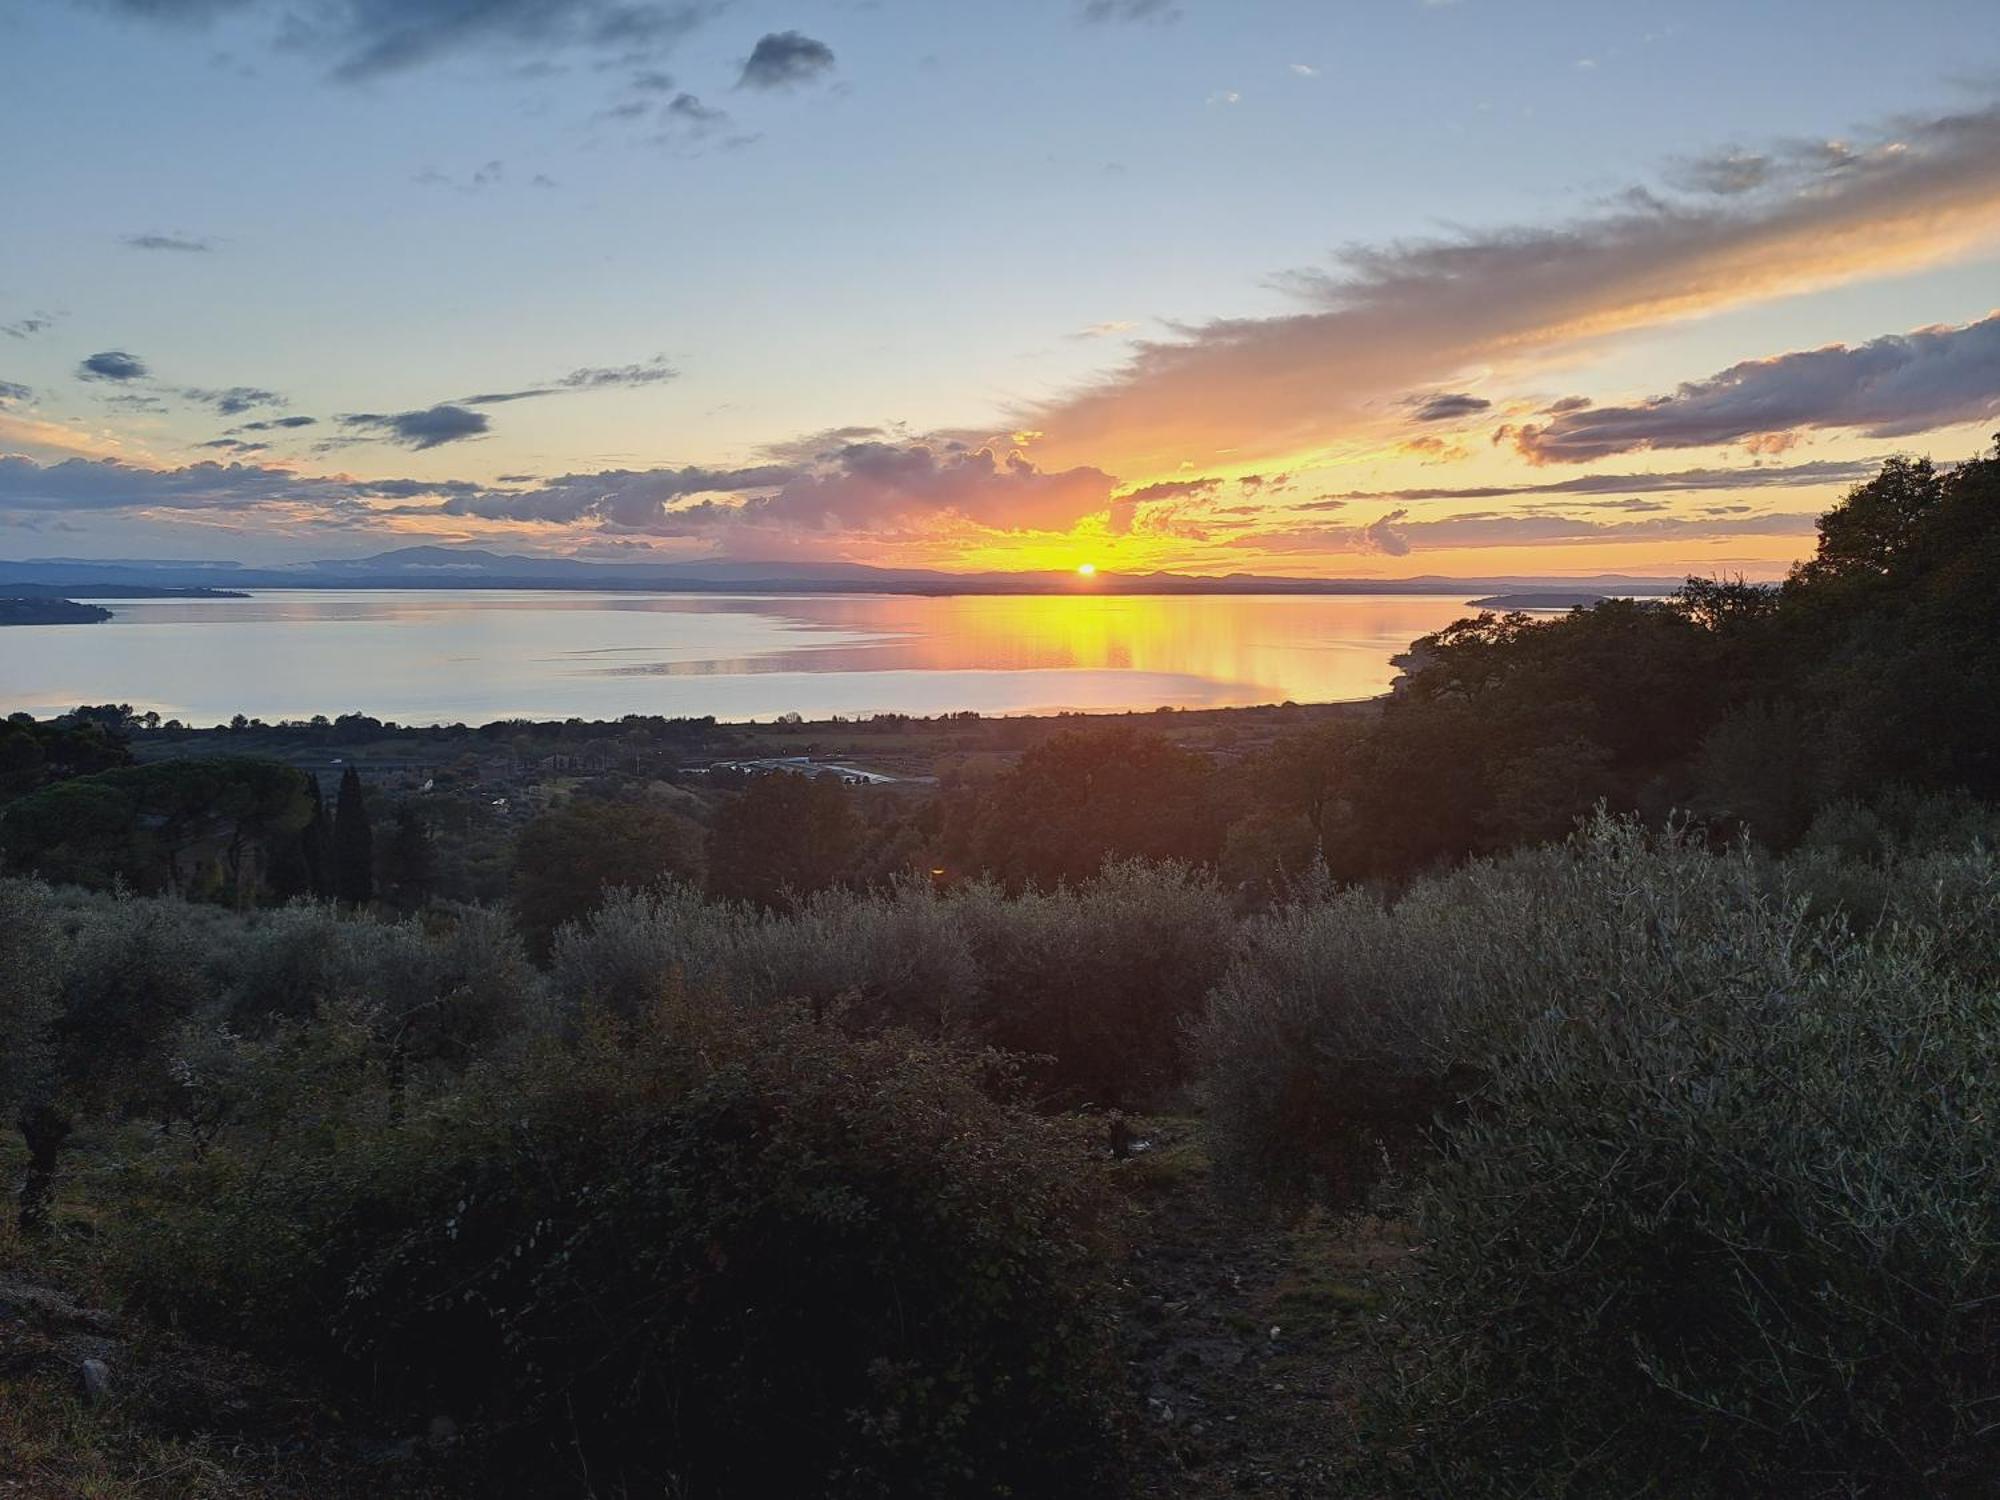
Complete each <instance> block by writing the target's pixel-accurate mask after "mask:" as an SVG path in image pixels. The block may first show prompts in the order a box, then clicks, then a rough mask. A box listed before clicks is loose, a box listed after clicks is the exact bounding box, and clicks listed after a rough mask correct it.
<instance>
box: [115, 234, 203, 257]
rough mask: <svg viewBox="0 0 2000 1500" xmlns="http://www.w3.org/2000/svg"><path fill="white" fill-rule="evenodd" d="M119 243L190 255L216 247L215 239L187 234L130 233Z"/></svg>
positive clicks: (126, 245)
mask: <svg viewBox="0 0 2000 1500" xmlns="http://www.w3.org/2000/svg"><path fill="white" fill-rule="evenodd" d="M118 243H119V244H121V245H123V246H125V247H126V249H128V250H175V251H180V252H181V253H183V254H188V255H202V254H206V253H207V252H208V251H210V250H213V249H214V248H215V242H214V241H213V240H205V239H198V238H196V237H195V236H193V235H187V234H128V235H123V236H121V237H120V238H119V241H118Z"/></svg>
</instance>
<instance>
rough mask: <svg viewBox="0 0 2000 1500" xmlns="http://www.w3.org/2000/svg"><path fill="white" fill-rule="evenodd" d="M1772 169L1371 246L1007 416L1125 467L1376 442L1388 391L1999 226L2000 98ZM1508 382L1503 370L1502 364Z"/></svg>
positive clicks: (1045, 447) (1166, 466)
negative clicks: (1696, 187) (1746, 178)
mask: <svg viewBox="0 0 2000 1500" xmlns="http://www.w3.org/2000/svg"><path fill="white" fill-rule="evenodd" d="M1788 160H1789V161H1790V166H1789V167H1788V168H1787V171H1786V172H1785V173H1783V174H1780V175H1779V176H1778V177H1775V178H1774V179H1773V181H1772V183H1771V184H1770V185H1768V186H1766V187H1764V188H1761V189H1758V190H1754V191H1749V192H1745V193H1739V194H1736V195H1734V196H1732V197H1729V198H1726V199H1716V198H1713V197H1709V198H1703V199H1700V200H1698V201H1693V202H1687V201H1679V200H1673V199H1667V198H1663V197H1661V196H1659V195H1657V194H1655V193H1650V192H1646V191H1644V190H1637V191H1634V192H1633V193H1630V194H1627V195H1626V196H1625V197H1624V198H1623V199H1622V200H1621V201H1620V202H1619V203H1618V204H1617V205H1616V206H1614V207H1612V208H1610V209H1607V210H1605V211H1603V212H1601V213H1598V214H1596V215H1593V216H1590V217H1586V218H1582V219H1578V220H1576V221H1574V222H1571V223H1568V224H1564V225H1559V226H1556V227H1553V228H1551V227H1545V226H1532V225H1529V226H1515V227H1510V228H1502V229H1495V230H1490V231H1485V232H1469V233H1465V234H1461V235H1457V236H1454V237H1450V238H1444V239H1434V240H1424V241H1412V242H1398V243H1392V244H1389V245H1383V246H1374V247H1356V248H1352V249H1349V250H1347V251H1345V252H1344V253H1343V254H1342V255H1340V256H1339V257H1338V260H1337V264H1336V266H1335V268H1334V269H1332V270H1313V271H1305V272H1298V273H1293V274H1291V275H1289V276H1288V277H1286V278H1284V279H1283V283H1282V284H1283V285H1284V286H1285V287H1286V288H1287V289H1288V290H1289V291H1290V292H1291V293H1292V294H1293V295H1294V296H1295V297H1296V298H1297V299H1298V300H1299V302H1300V303H1301V307H1300V309H1299V310H1298V311H1296V312H1293V313H1289V314H1284V315H1280V316H1276V317H1268V318H1228V319H1219V320H1215V321H1211V322H1207V323H1200V324H1193V325H1187V326H1183V327H1179V328H1177V329H1176V330H1175V331H1174V332H1173V334H1172V335H1171V336H1169V337H1165V338H1158V339H1151V340H1145V341H1141V342H1140V343H1138V345H1137V346H1136V348H1135V349H1134V351H1133V353H1132V355H1131V357H1130V358H1129V359H1128V360H1127V361H1126V362H1125V363H1124V364H1122V365H1121V366H1119V367H1118V368H1116V369H1114V370H1112V371H1111V372H1109V373H1108V374H1106V375H1104V376H1103V377H1101V378H1099V379H1097V380H1095V381H1092V382H1090V383H1087V384H1085V385H1084V386H1082V387H1081V388H1079V389H1077V390H1074V391H1072V392H1071V393H1069V394H1067V395H1064V396H1059V397H1056V398H1054V399H1052V400H1048V401H1044V402H1040V403H1035V404H1030V405H1027V406H1025V407H1022V408H1018V409H1016V410H1014V411H1011V412H1009V413H1007V416H1006V421H1007V423H1008V425H1009V426H1011V427H1016V428H1035V429H1038V430H1040V431H1042V432H1043V433H1045V434H1046V437H1045V438H1044V440H1043V441H1042V442H1041V443H1040V444H1038V445H1037V449H1036V451H1037V452H1038V453H1040V454H1042V455H1043V456H1044V457H1045V458H1048V457H1051V456H1053V457H1055V458H1057V459H1060V460H1062V461H1089V462H1095V463H1099V464H1104V465H1106V466H1107V467H1110V468H1113V469H1114V470H1119V471H1122V472H1127V473H1160V472H1163V471H1165V472H1171V471H1172V470H1173V469H1175V468H1177V467H1178V466H1179V465H1180V464H1181V463H1182V462H1183V461H1192V462H1196V463H1202V462H1205V461H1207V460H1208V459H1209V456H1210V455H1213V454H1216V453H1218V452H1222V451H1231V450H1233V451H1235V452H1236V453H1238V454H1240V455H1244V456H1250V457H1256V456H1259V455H1277V454H1286V453H1301V452H1309V451H1312V450H1314V449H1316V448H1325V447H1328V446H1330V445H1334V444H1339V443H1342V442H1359V441H1363V440H1368V441H1380V438H1381V435H1382V430H1383V409H1382V407H1381V405H1380V400H1381V395H1382V393H1383V392H1385V391H1396V390H1410V389H1413V388H1416V389H1421V388H1423V387H1426V386H1432V387H1436V386H1441V385H1444V384H1445V383H1446V382H1449V381H1451V380H1452V379H1453V378H1454V376H1455V375H1457V374H1459V373H1460V372H1463V371H1465V370H1468V369H1471V368H1474V367H1481V368H1484V369H1488V370H1492V371H1494V372H1496V377H1497V376H1498V375H1504V374H1505V373H1506V371H1507V370H1508V369H1509V368H1510V367H1513V366H1516V365H1518V364H1519V363H1520V362H1522V361H1525V360H1528V359H1531V358H1538V357H1541V356H1545V355H1547V354H1548V353H1550V352H1552V351H1556V350H1560V349H1563V348H1567V347H1573V346H1576V345H1579V344H1581V343H1582V342H1583V341H1585V340H1589V339H1593V338H1597V337H1601V336H1603V335H1607V334H1614V333H1619V332H1625V331H1631V330H1636V329H1641V328H1647V327H1654V326H1658V325H1661V324H1666V323H1670V322H1673V321H1675V320H1678V319H1683V318H1687V317H1691V316H1694V315H1697V314H1701V313H1707V312H1713V311H1716V310H1718V309H1721V308H1725V307H1728V306H1732V305H1737V304H1743V303H1750V302H1755V301H1759V300H1762V299H1765V298H1769V297H1773V296H1779V295H1785V294H1791V293H1797V292H1801V291H1805V290H1809V289H1813V288H1817V287H1825V286H1830V285H1834V284H1837V283H1841V282H1846V281H1851V280H1855V279H1858V278H1862V277H1871V276H1881V275H1887V274H1891V273H1894V272H1898V271H1906V270H1910V269H1913V268H1916V267H1920V266H1924V265H1930V264H1935V263H1939V262H1944V261H1948V260H1950V259H1952V258H1954V257H1960V256H1963V255H1965V254H1966V253H1968V252H1970V251H1972V250H1973V249H1975V248H1978V247H1982V246H1986V245H1989V244H1992V243H1994V242H1995V241H1996V240H2000V108H1993V107H1989V108H1985V109H1981V110H1976V111H1972V112H1968V113H1959V114H1947V115H1938V116H1935V117H1933V118H1930V119H1928V120H1920V121H1910V122H1904V123H1903V124H1902V125H1901V127H1900V128H1898V129H1896V130H1895V131H1893V132H1883V133H1881V134H1879V135H1878V136H1877V137H1875V138H1874V139H1873V141H1872V142H1871V143H1869V144H1866V145H1861V146H1852V145H1849V146H1842V147H1841V148H1840V149H1839V150H1831V149H1829V150H1826V151H1823V152H1822V153H1820V155H1819V157H1818V158H1817V162H1818V164H1817V166H1812V165H1810V163H1811V162H1812V161H1813V160H1814V159H1813V158H1812V157H1811V156H1810V155H1809V154H1808V153H1803V152H1799V153H1794V154H1793V155H1792V156H1791V157H1790V158H1788ZM1496 383H1497V378H1496Z"/></svg>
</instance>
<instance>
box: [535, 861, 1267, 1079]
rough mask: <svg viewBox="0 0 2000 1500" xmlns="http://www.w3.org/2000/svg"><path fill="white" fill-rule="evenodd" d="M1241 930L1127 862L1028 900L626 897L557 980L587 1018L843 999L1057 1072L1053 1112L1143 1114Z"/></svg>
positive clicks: (1175, 1065)
mask: <svg viewBox="0 0 2000 1500" xmlns="http://www.w3.org/2000/svg"><path fill="white" fill-rule="evenodd" d="M1233 931H1234V921H1233V918H1232V917H1231V915H1230V910H1229V904H1228V902H1227V900H1226V899H1225V898H1224V897H1223V896H1222V894H1221V892H1220V891H1219V890H1218V889H1217V888H1216V887H1215V885H1214V884H1213V882H1212V881H1210V880H1209V879H1208V878H1206V877H1204V876H1200V875H1196V874H1193V873H1191V872H1189V871H1187V870H1185V869H1183V868H1181V867H1180V866H1177V865H1145V864H1140V863H1136V862H1133V863H1125V864H1114V865H1110V866H1107V867H1106V869H1105V871H1104V873H1103V874H1102V875H1101V876H1099V877H1098V878H1097V879H1095V880H1090V881H1086V882H1084V883H1083V884H1082V885H1080V886H1077V887H1075V888H1068V887H1063V888H1058V889H1056V890H1053V891H1035V890H1029V891H1026V892H1024V893H1023V894H1022V895H1020V896H1019V897H1009V896H1007V895H1006V894H1005V893H1004V892H1002V891H1001V890H1000V889H999V888H998V887H994V886H987V885H977V886H971V887H967V888H964V889H962V890H959V891H956V892H952V893H950V894H948V895H941V894H939V893H938V892H937V891H935V890H934V889H932V888H931V887H930V886H929V885H928V884H926V883H918V882H905V883H902V884H898V885H895V886H892V887H890V888H889V889H888V890H885V891H878V892H873V893H869V894H865V895H864V894H858V893H855V892H851V891H840V890H834V891H823V892H820V893H819V894H818V895H815V896H812V897H808V898H804V899H801V900H800V901H799V902H798V904H797V905H796V906H795V907H794V908H793V909H791V910H787V911H759V910H756V909H754V908H749V907H741V906H732V905H725V904H716V903H704V902H703V901H702V900H701V898H700V896H699V895H698V894H697V893H696V892H694V891H693V890H691V889H688V888H686V887H675V886H669V887H664V888H660V889H656V890H652V891H644V892H622V893H615V894H613V895H612V896H611V897H610V898H608V899H607V900H606V901H605V903H604V905H603V906H602V907H600V908H599V909H598V911H597V912H596V914H595V915H594V916H593V917H592V918H591V919H590V920H589V921H587V922H585V923H583V924H580V925H575V926H571V927H567V928H564V929H563V931H562V932H561V933H559V934H558V935H557V938H556V945H555V956H554V961H553V964H552V968H551V979H552V981H553V984H554V988H555V991H556V994H557V995H558V997H559V998H560V999H561V1001H562V1002H563V1003H564V1005H565V1006H567V1007H568V1008H569V1010H570V1012H571V1013H572V1014H576V1013H578V1012H579V1011H580V1010H581V1009H582V1008H584V1007H586V1006H590V1005H598V1006H603V1007H605V1008H607V1009H609V1010H611V1011H612V1012H614V1013H615V1014H617V1015H620V1016H624V1017H627V1018H632V1017H638V1016H642V1015H644V1014H646V1013H648V1012H649V1011H650V1010H651V1009H652V1007H653V1006H655V1005H657V1004H658V1002H659V998H660V996H661V995H662V994H664V993H666V992H667V989H668V988H669V987H670V986H671V985H672V984H674V983H676V982H681V983H684V984H686V985H687V986H688V988H690V989H691V990H693V991H695V992H697V993H702V994H708V995H714V996H727V997H729V998H730V999H732V1000H734V1001H736V1002H737V1003H739V1004H742V1005H745V1006H752V1007H767V1006H770V1005H772V1004H776V1003H779V1002H782V1001H787V1000H802V1001H805V1002H807V1003H808V1004H809V1006H810V1007H811V1008H812V1009H813V1010H814V1011H815V1012H825V1011H826V1010H828V1009H829V1008H830V1007H832V1006H833V1005H834V1004H835V1003H836V1002H840V1003H842V1004H843V1006H844V1008H845V1010H846V1012H847V1014H848V1015H849V1016H850V1018H852V1019H853V1020H855V1021H857V1022H859V1023H862V1024H866V1025H870V1026H885V1025H886V1026H901V1027H908V1028H910V1029H912V1030H915V1031H918V1032H920V1033H922V1034H924V1035H927V1036H933V1037H953V1038H959V1039H976V1040H983V1041H987V1042H991V1043H993V1044H994V1045H996V1046H999V1047H1002V1048H1004V1049H1007V1050H1010V1051H1014V1052H1019V1053H1023V1054H1029V1055H1032V1056H1034V1057H1036V1058H1038V1059H1044V1061H1042V1062H1040V1063H1038V1064H1037V1066H1036V1068H1035V1071H1034V1074H1033V1077H1034V1079H1035V1081H1036V1082H1037V1084H1038V1085H1039V1086H1040V1088H1041V1090H1042V1092H1043V1093H1044V1095H1045V1096H1047V1097H1052V1098H1061V1099H1065V1100H1069V1101H1072V1102H1096V1103H1104V1104H1127V1105H1129V1104H1135V1103H1149V1102H1150V1103H1157V1102H1159V1101H1160V1100H1161V1099H1163V1098H1164V1097H1165V1095H1166V1093H1167V1092H1168V1091H1169V1090H1171V1089H1172V1088H1173V1087H1174V1086H1176V1085H1177V1084H1179V1083H1180V1082H1181V1081H1182V1080H1183V1079H1184V1078H1185V1076H1186V1073H1187V1064H1186V1057H1185V1051H1186V1048H1185V1039H1184V1035H1183V1032H1184V1027H1185V1023H1186V1022H1187V1021H1188V1020H1189V1018H1191V1017H1192V1016H1193V1015H1194V1014H1195V1013H1196V1012H1197V1011H1198V1010H1199V1008H1200V1005H1201V1000H1202V996H1203V995H1204V994H1205V993H1206V992H1207V990H1208V988H1209V986H1210V985H1211V984H1213V983H1214V982H1215V980H1216V978H1217V977H1218V976H1219V975H1220V974H1221V972H1222V970H1223V967H1224V965H1225V964H1226V963H1227V962H1228V959H1229V950H1230V941H1231V936H1232V933H1233Z"/></svg>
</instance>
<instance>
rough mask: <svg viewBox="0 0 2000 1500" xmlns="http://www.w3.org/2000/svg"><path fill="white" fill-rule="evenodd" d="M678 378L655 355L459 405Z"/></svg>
mask: <svg viewBox="0 0 2000 1500" xmlns="http://www.w3.org/2000/svg"><path fill="white" fill-rule="evenodd" d="M679 377H680V371H678V370H676V369H675V368H674V367H673V366H672V365H670V364H668V363H667V357H666V356H665V355H664V354H656V355H654V356H653V357H652V358H651V359H649V360H647V361H645V362H644V363H643V364H636V365H608V366H603V367H588V366H587V367H585V368H583V369H580V370H571V371H570V372H569V374H567V375H565V376H563V377H562V378H561V379H559V380H552V381H550V382H549V383H548V384H546V385H536V386H529V387H528V388H527V389H526V390H519V391H486V392H484V393H482V394H480V395H477V396H466V397H464V398H463V399H462V400H461V401H460V402H459V404H460V405H461V406H499V405H502V404H503V403H505V402H508V401H533V400H536V399H538V398H539V397H542V396H573V395H577V394H579V393H581V392H586V391H608V390H615V389H617V388H619V387H621V386H647V385H662V384H664V383H666V382H667V381H669V380H676V379H678V378H679Z"/></svg>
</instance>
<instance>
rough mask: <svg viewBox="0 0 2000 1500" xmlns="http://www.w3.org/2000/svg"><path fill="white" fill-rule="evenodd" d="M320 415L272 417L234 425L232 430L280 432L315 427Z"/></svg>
mask: <svg viewBox="0 0 2000 1500" xmlns="http://www.w3.org/2000/svg"><path fill="white" fill-rule="evenodd" d="M318 423H319V418H318V417H271V418H268V419H266V420H265V421H262V422H244V423H242V424H241V425H240V426H236V427H232V428H230V429H229V430H230V431H231V432H278V431H282V430H285V429H288V428H293V427H313V426H316V425H318Z"/></svg>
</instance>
